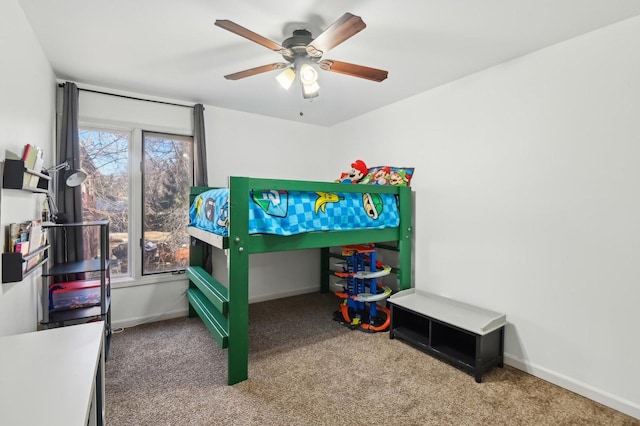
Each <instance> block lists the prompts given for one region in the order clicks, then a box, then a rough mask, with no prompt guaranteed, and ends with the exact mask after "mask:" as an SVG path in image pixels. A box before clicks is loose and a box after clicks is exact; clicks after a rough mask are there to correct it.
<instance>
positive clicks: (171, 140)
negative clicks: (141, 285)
mask: <svg viewBox="0 0 640 426" xmlns="http://www.w3.org/2000/svg"><path fill="white" fill-rule="evenodd" d="M142 139H143V145H144V154H143V156H144V157H143V181H144V183H143V193H142V199H143V235H144V244H143V265H142V273H143V274H153V273H159V272H169V271H178V270H184V268H185V267H186V266H187V264H188V263H189V235H188V234H187V230H186V225H187V223H188V222H189V212H188V210H189V187H190V186H191V185H192V182H193V138H192V137H191V136H177V135H169V134H161V133H151V132H143V135H142Z"/></svg>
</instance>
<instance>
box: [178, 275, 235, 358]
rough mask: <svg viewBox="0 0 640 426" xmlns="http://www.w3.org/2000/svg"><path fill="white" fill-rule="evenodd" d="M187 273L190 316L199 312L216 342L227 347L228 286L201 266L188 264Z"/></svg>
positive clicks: (223, 347) (224, 347)
mask: <svg viewBox="0 0 640 426" xmlns="http://www.w3.org/2000/svg"><path fill="white" fill-rule="evenodd" d="M186 274H187V277H188V278H189V288H188V289H187V298H188V299H189V317H194V316H195V315H196V314H197V315H198V316H199V317H200V318H201V319H202V322H203V323H204V324H205V326H206V327H207V329H208V330H209V332H210V333H211V334H212V335H213V338H214V339H215V340H216V342H218V344H219V345H220V346H221V347H222V349H226V348H227V347H228V346H229V320H228V317H227V316H228V313H229V297H228V292H227V288H226V287H225V286H223V285H222V284H221V283H220V282H219V281H218V280H216V279H215V278H213V277H212V276H211V275H209V274H208V273H207V272H206V271H205V270H204V269H202V268H201V267H200V266H188V267H187V269H186Z"/></svg>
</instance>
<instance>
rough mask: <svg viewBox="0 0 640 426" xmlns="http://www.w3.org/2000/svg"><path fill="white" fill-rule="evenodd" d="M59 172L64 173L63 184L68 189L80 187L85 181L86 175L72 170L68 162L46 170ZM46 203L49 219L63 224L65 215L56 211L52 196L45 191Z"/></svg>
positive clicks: (65, 218) (65, 220)
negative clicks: (62, 171)
mask: <svg viewBox="0 0 640 426" xmlns="http://www.w3.org/2000/svg"><path fill="white" fill-rule="evenodd" d="M61 170H64V171H65V174H64V177H65V180H64V183H65V184H66V185H67V186H68V187H70V188H75V187H76V186H80V185H82V183H83V182H84V181H85V180H86V179H87V174H86V173H85V172H84V171H82V170H72V169H71V165H70V164H69V162H68V161H65V162H64V163H60V164H58V165H57V166H53V167H51V168H49V169H47V170H46V172H47V173H52V172H59V171H61ZM47 203H48V204H49V214H50V215H51V219H52V220H53V222H55V223H65V222H67V214H66V213H64V212H61V211H59V210H58V206H57V205H56V202H55V201H54V200H53V195H52V194H51V192H50V191H47Z"/></svg>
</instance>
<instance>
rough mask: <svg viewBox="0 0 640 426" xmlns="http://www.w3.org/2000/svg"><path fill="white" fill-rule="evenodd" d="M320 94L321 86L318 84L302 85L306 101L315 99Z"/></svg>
mask: <svg viewBox="0 0 640 426" xmlns="http://www.w3.org/2000/svg"><path fill="white" fill-rule="evenodd" d="M319 94H320V85H319V84H318V83H317V82H313V83H311V84H304V83H303V84H302V96H303V97H304V98H305V99H309V98H315V97H316V96H318V95H319Z"/></svg>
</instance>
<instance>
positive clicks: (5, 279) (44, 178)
mask: <svg viewBox="0 0 640 426" xmlns="http://www.w3.org/2000/svg"><path fill="white" fill-rule="evenodd" d="M25 175H29V176H37V177H38V184H37V186H35V187H31V186H24V179H25ZM50 180H51V176H49V175H48V174H45V173H39V172H36V171H35V170H29V169H27V168H26V167H25V166H24V161H22V160H15V159H10V158H7V159H5V160H4V161H3V162H2V188H3V189H15V190H19V191H27V192H33V193H47V191H48V189H49V181H50ZM48 250H49V246H48V245H45V246H42V247H39V248H38V249H37V250H34V251H33V252H31V253H29V254H26V255H25V254H22V253H2V283H3V284H6V283H14V282H20V281H22V280H24V279H25V278H26V277H27V276H29V275H30V274H31V273H33V272H34V271H37V270H38V269H39V268H40V267H41V266H42V265H43V264H45V263H46V261H47V257H48ZM41 254H42V259H40V260H39V261H38V262H37V263H36V264H35V265H31V266H29V267H27V268H26V269H23V264H24V263H25V262H29V261H30V260H31V259H33V258H34V257H37V256H40V255H41Z"/></svg>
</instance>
